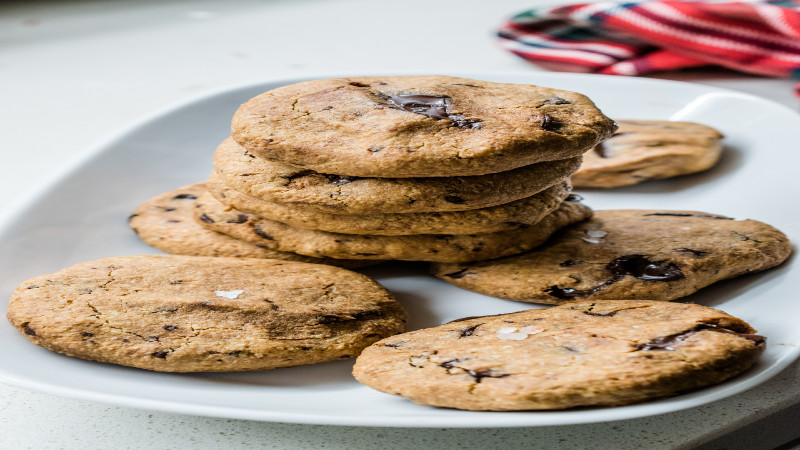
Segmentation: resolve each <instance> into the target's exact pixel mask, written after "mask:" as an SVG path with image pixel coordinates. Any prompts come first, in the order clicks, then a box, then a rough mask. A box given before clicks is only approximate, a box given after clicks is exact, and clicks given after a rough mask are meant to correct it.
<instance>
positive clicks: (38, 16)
mask: <svg viewBox="0 0 800 450" xmlns="http://www.w3.org/2000/svg"><path fill="white" fill-rule="evenodd" d="M540 3H544V2H542V1H540V0H495V1H492V2H485V1H481V0H463V1H461V2H457V6H454V5H456V3H453V2H431V1H424V0H408V1H404V2H402V3H401V2H388V1H383V2H375V1H370V0H338V1H323V0H319V1H317V0H305V1H289V0H285V1H280V0H272V1H246V0H236V1H230V2H214V1H174V2H157V1H151V0H146V1H142V2H122V1H108V2H97V1H92V2H69V1H62V2H53V3H49V2H18V3H15V2H5V3H3V4H2V5H0V41H2V42H3V45H2V46H0V98H2V99H3V101H2V106H0V124H2V125H0V128H1V129H2V130H3V137H4V142H3V144H4V145H3V146H2V147H0V152H1V153H0V158H2V164H0V211H2V210H6V209H7V208H8V205H9V204H10V203H11V202H12V201H13V200H14V199H15V198H16V197H18V196H19V195H21V194H23V193H25V192H27V191H28V190H30V189H31V188H33V187H34V186H35V185H36V184H37V183H38V182H40V180H43V179H46V178H47V177H48V176H49V175H50V174H52V173H53V172H54V171H55V170H56V169H57V168H58V167H59V166H60V165H62V164H64V163H66V162H67V161H70V160H71V159H72V158H73V157H74V155H75V154H76V153H79V152H80V151H81V150H82V149H84V148H87V147H88V146H90V145H91V144H92V143H94V142H97V141H98V140H99V139H100V138H102V137H104V136H107V135H109V134H110V133H112V132H113V131H115V130H117V129H119V128H121V127H123V126H125V125H126V124H128V123H129V122H131V121H133V120H136V119H138V118H139V117H141V116H143V115H145V114H147V113H150V112H151V111H153V110H156V109H159V108H162V107H163V106H165V105H169V104H173V103H175V102H176V101H180V100H183V99H186V98H189V97H193V96H196V95H198V94H200V93H203V92H207V91H211V90H216V89H218V88H221V87H224V86H229V85H235V84H243V83H246V82H251V81H258V80H260V79H264V78H272V77H278V76H286V77H293V76H299V75H302V74H306V73H325V72H352V73H359V72H379V71H384V72H390V71H404V72H408V71H412V70H416V71H419V72H420V73H423V72H424V73H446V72H458V71H462V72H468V71H482V70H483V71H485V70H492V71H503V70H509V71H511V70H513V71H520V70H530V71H535V70H538V69H537V68H535V67H534V66H531V65H529V64H527V63H525V62H524V61H522V60H520V59H518V58H516V57H514V56H513V55H510V54H508V53H506V52H503V51H501V50H499V49H498V48H496V46H495V44H494V41H493V38H492V30H493V29H494V28H495V27H496V26H497V24H499V23H500V22H501V21H502V19H503V18H505V17H508V16H509V15H511V14H513V13H515V12H518V11H521V10H523V9H526V8H528V7H530V6H533V5H536V4H540ZM400 5H402V7H401V6H400ZM432 24H435V26H433V25H432ZM659 78H669V79H681V80H688V81H695V82H700V83H706V84H710V85H715V86H721V87H727V88H732V89H740V90H743V91H746V92H750V93H753V94H756V95H761V96H764V97H767V98H771V99H773V100H776V101H779V102H781V103H784V104H786V105H788V106H790V107H791V108H794V109H795V110H796V109H797V108H798V101H797V99H796V98H795V97H793V96H792V90H793V83H792V82H791V81H787V80H772V79H764V78H759V77H750V76H746V75H739V74H734V73H732V72H727V71H692V72H686V73H680V74H665V75H661V76H659ZM31 155H35V157H32V156H31ZM798 402H800V365H798V364H797V363H795V364H794V365H792V366H790V367H789V368H788V369H786V370H785V371H783V372H782V373H781V374H779V375H778V376H776V377H775V378H773V379H772V380H770V381H768V382H766V383H764V384H762V385H761V386H759V387H757V388H755V389H752V390H750V391H748V392H746V393H743V394H740V395H737V396H734V397H732V398H729V399H726V400H722V401H718V402H715V403H712V404H709V405H706V406H703V407H699V408H695V409H691V410H687V411H682V412H677V413H670V414H665V415H661V416H654V417H650V418H644V419H636V420H627V421H618V422H609V423H601V424H593V425H572V426H560V427H539V428H516V429H515V428H510V429H498V428H494V429H408V428H371V427H364V428H361V427H332V426H316V425H295V424H281V423H263V422H253V421H244V420H229V419H219V418H206V417H196V416H188V415H180V414H172V413H163V412H155V411H143V410H136V409H131V408H123V407H116V406H107V405H99V404H95V403H89V402H86V401H83V400H75V399H67V398H58V397H54V396H51V395H48V394H41V393H35V392H30V391H27V390H23V389H19V388H17V387H12V386H6V385H0V425H1V426H2V430H3V431H2V432H0V448H14V449H16V448H37V449H41V448H120V449H121V448H148V447H151V448H333V449H339V448H349V449H356V448H359V449H360V448H364V449H366V448H383V449H394V448H403V449H407V448H442V449H446V448H453V449H455V448H458V449H463V448H501V447H509V448H519V447H523V448H616V449H625V448H648V449H659V448H693V447H697V446H699V445H701V444H705V443H708V442H710V441H713V442H725V441H724V439H726V436H728V439H729V440H728V441H727V442H725V444H724V446H726V447H727V448H737V446H738V448H772V447H775V446H777V445H780V444H782V443H784V442H787V441H789V440H791V439H794V438H796V437H798V436H800V418H797V417H794V416H792V414H796V411H797V408H796V407H795V405H796V404H797V403H798ZM787 408H789V409H787ZM782 411H783V415H781V414H782ZM786 411H788V412H786ZM774 414H777V415H775V416H772V417H771V418H770V419H769V423H770V424H772V425H773V426H763V427H761V426H756V427H750V428H747V427H748V425H750V424H753V423H756V422H757V421H759V420H761V419H764V418H765V417H770V416H771V415H774ZM787 414H789V415H788V416H787ZM773 417H774V418H773ZM784 424H785V425H784ZM793 424H794V425H795V426H794V427H793V426H792V425H793ZM743 427H745V429H746V430H747V433H748V437H747V439H744V438H742V436H741V435H738V436H737V435H736V434H735V430H741V429H742V428H743ZM753 428H755V429H753ZM793 428H794V429H793ZM732 432H734V434H733V435H731V434H729V433H732ZM751 433H752V434H751ZM731 436H732V437H731ZM718 438H721V439H722V441H714V440H715V439H718ZM714 445H716V444H714Z"/></svg>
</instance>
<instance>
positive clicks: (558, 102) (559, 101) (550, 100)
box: [543, 97, 572, 105]
mask: <svg viewBox="0 0 800 450" xmlns="http://www.w3.org/2000/svg"><path fill="white" fill-rule="evenodd" d="M571 104H572V103H570V101H569V100H567V99H564V98H561V97H552V98H548V99H547V100H545V102H544V103H543V105H571Z"/></svg>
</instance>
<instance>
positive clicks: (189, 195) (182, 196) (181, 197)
mask: <svg viewBox="0 0 800 450" xmlns="http://www.w3.org/2000/svg"><path fill="white" fill-rule="evenodd" d="M196 198H197V196H196V195H192V194H178V195H176V196H175V197H172V199H173V200H181V199H189V200H194V199H196Z"/></svg>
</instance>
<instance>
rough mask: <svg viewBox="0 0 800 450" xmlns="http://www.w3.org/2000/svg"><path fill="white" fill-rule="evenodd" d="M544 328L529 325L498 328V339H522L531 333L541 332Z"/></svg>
mask: <svg viewBox="0 0 800 450" xmlns="http://www.w3.org/2000/svg"><path fill="white" fill-rule="evenodd" d="M542 331H544V328H541V327H535V326H533V325H529V326H527V327H522V328H519V329H517V328H514V327H504V328H500V329H499V330H497V339H503V340H507V341H521V340H523V339H525V338H526V337H528V336H529V335H531V334H536V333H541V332H542Z"/></svg>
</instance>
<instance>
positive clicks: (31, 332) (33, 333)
mask: <svg viewBox="0 0 800 450" xmlns="http://www.w3.org/2000/svg"><path fill="white" fill-rule="evenodd" d="M25 334H27V335H28V336H36V331H35V330H34V329H33V328H31V327H28V326H26V327H25Z"/></svg>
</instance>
